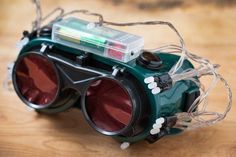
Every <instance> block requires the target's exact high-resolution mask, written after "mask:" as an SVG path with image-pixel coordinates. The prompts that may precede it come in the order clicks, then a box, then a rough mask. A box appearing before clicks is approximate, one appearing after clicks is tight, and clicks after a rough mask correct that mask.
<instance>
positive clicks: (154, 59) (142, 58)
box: [136, 51, 162, 70]
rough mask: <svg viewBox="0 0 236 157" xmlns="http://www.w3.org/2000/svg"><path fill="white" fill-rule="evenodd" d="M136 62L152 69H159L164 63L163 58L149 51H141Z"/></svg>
mask: <svg viewBox="0 0 236 157" xmlns="http://www.w3.org/2000/svg"><path fill="white" fill-rule="evenodd" d="M136 62H137V64H139V65H141V66H143V67H145V68H147V69H151V70H158V69H160V67H161V65H162V60H161V58H160V57H159V56H157V55H155V54H153V53H151V52H148V51H144V52H143V53H141V54H140V55H139V57H138V58H137V60H136Z"/></svg>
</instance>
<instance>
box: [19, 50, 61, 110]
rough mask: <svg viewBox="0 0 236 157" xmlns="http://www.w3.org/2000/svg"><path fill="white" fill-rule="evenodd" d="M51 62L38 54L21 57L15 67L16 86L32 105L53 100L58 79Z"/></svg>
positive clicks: (41, 104)
mask: <svg viewBox="0 0 236 157" xmlns="http://www.w3.org/2000/svg"><path fill="white" fill-rule="evenodd" d="M55 70H56V69H55V67H54V65H53V63H52V62H51V61H50V60H48V58H46V57H44V56H42V55H39V54H28V55H25V56H24V57H22V58H21V59H20V60H19V62H18V63H17V65H16V67H15V75H16V76H15V79H16V86H17V89H18V91H19V93H20V94H21V96H22V97H23V98H24V99H26V100H27V101H29V102H30V103H32V104H34V105H39V106H45V105H47V104H50V103H51V102H52V101H54V99H55V97H56V95H57V91H58V88H59V80H58V77H57V73H56V71H55Z"/></svg>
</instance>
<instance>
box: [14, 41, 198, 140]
mask: <svg viewBox="0 0 236 157" xmlns="http://www.w3.org/2000/svg"><path fill="white" fill-rule="evenodd" d="M43 43H44V44H49V45H53V46H55V47H57V48H58V49H61V50H63V51H65V52H67V53H72V54H76V55H80V54H81V53H82V51H80V50H78V49H75V48H72V47H68V46H65V45H62V44H59V43H55V42H53V41H52V40H51V39H50V38H46V37H45V38H42V37H41V38H35V39H33V40H31V41H30V42H29V43H28V44H27V45H25V46H24V48H23V49H22V50H21V52H20V54H19V55H22V54H25V53H27V52H29V51H31V50H33V49H35V48H39V49H40V48H41V45H42V44H43ZM156 54H158V55H159V56H160V58H161V59H162V61H163V66H162V68H161V69H160V70H158V71H153V70H149V69H146V68H144V67H142V66H140V65H138V64H136V61H135V59H134V60H131V61H129V62H127V63H124V62H120V61H117V60H114V59H110V58H106V57H105V56H101V55H96V54H91V57H92V58H93V59H95V60H97V61H99V62H102V63H104V64H107V65H110V66H114V65H117V66H119V67H121V68H125V69H126V71H127V72H129V73H130V74H131V75H133V76H134V77H135V78H137V80H138V81H139V83H140V85H141V86H143V87H144V88H145V90H146V92H147V96H148V99H149V105H150V108H151V114H150V121H149V124H148V127H147V128H146V129H145V131H144V132H142V133H140V134H138V135H136V136H133V137H123V136H114V138H116V139H118V140H119V141H127V142H131V143H132V142H136V141H140V140H143V139H145V138H146V137H147V136H149V135H150V130H151V128H152V125H153V124H154V123H155V120H156V119H157V118H159V117H166V116H173V115H175V113H178V112H182V111H183V110H184V107H185V101H186V94H187V93H191V92H194V91H198V90H199V89H198V87H197V86H196V85H195V84H194V83H193V82H192V81H180V82H177V83H176V84H174V86H173V87H172V88H171V89H169V90H166V91H164V92H162V93H159V94H157V95H153V94H152V93H151V90H149V89H148V87H147V85H146V84H145V83H144V79H145V78H146V77H148V76H153V75H161V74H163V73H165V72H168V71H169V70H170V68H171V67H172V66H173V65H174V64H175V63H176V61H177V60H178V59H179V56H177V55H173V54H164V53H159V52H156ZM188 68H193V65H192V64H191V63H190V62H189V61H188V60H185V61H184V63H183V66H182V67H181V69H180V70H179V71H183V70H185V69H188Z"/></svg>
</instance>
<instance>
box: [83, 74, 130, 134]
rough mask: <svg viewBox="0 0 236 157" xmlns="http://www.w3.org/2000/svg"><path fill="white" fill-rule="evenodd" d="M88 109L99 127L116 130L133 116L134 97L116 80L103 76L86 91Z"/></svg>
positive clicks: (89, 114) (110, 130)
mask: <svg viewBox="0 0 236 157" xmlns="http://www.w3.org/2000/svg"><path fill="white" fill-rule="evenodd" d="M85 105H86V111H87V114H88V116H89V118H90V119H91V121H92V122H93V123H94V124H95V126H96V127H98V128H99V129H102V130H105V131H109V132H116V131H119V130H121V129H123V128H125V127H126V126H127V125H128V124H129V123H130V120H131V117H132V108H133V105H132V99H131V97H130V96H129V94H128V93H127V91H126V90H125V89H124V88H123V87H122V86H121V85H120V84H118V83H117V82H116V81H114V80H112V79H107V78H103V79H100V80H97V81H95V82H93V83H92V84H91V85H90V87H89V88H88V90H87V93H86V100H85Z"/></svg>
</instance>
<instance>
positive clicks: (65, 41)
mask: <svg viewBox="0 0 236 157" xmlns="http://www.w3.org/2000/svg"><path fill="white" fill-rule="evenodd" d="M52 40H53V41H54V42H56V43H60V44H62V45H66V46H70V47H73V48H76V49H80V50H83V51H86V52H90V53H94V54H97V55H100V56H104V57H109V58H112V59H115V60H119V61H122V62H128V61H130V60H132V59H134V58H136V57H138V55H139V54H140V53H141V50H142V49H143V46H144V40H143V38H142V37H140V36H137V35H133V34H129V33H125V32H122V31H118V30H115V29H112V28H108V27H104V26H98V25H96V24H94V23H89V22H87V21H84V20H81V19H76V18H68V19H65V20H62V21H60V22H57V23H55V24H54V25H53V32H52Z"/></svg>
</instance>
